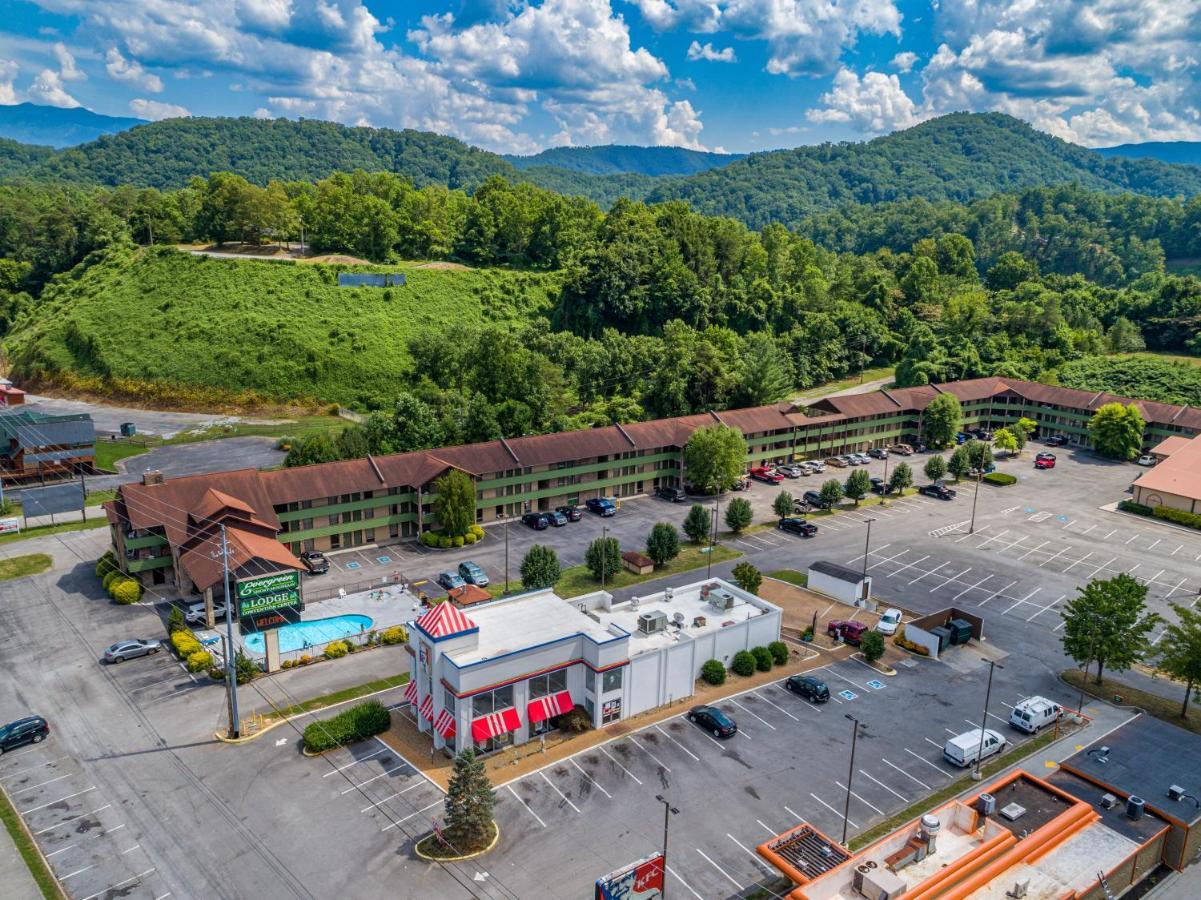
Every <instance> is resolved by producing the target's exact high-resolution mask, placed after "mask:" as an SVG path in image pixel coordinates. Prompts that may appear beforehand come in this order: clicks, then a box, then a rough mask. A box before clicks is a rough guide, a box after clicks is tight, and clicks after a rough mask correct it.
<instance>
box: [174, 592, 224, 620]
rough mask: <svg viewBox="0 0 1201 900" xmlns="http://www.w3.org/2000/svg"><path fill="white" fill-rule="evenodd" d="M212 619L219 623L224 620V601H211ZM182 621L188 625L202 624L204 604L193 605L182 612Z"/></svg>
mask: <svg viewBox="0 0 1201 900" xmlns="http://www.w3.org/2000/svg"><path fill="white" fill-rule="evenodd" d="M213 618H214V619H215V620H216V621H218V622H219V621H221V620H222V619H224V618H225V601H224V600H223V599H220V598H218V599H216V600H214V601H213ZM183 620H184V621H185V622H187V623H188V624H189V625H198V624H200V623H202V622H204V602H203V601H201V602H199V603H193V604H191V605H190V606H188V608H187V609H186V610H184V614H183Z"/></svg>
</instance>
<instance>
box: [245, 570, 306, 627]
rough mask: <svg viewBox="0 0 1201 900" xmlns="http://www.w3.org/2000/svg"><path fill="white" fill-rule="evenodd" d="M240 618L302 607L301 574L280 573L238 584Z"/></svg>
mask: <svg viewBox="0 0 1201 900" xmlns="http://www.w3.org/2000/svg"><path fill="white" fill-rule="evenodd" d="M237 593H238V616H239V617H241V618H246V617H247V616H253V615H257V614H258V613H264V612H270V611H271V610H274V609H289V608H293V607H297V606H300V573H299V572H296V571H292V572H279V573H277V574H275V575H264V576H262V577H261V578H244V579H242V580H240V581H239V582H238V587H237Z"/></svg>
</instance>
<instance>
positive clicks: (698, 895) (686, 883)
mask: <svg viewBox="0 0 1201 900" xmlns="http://www.w3.org/2000/svg"><path fill="white" fill-rule="evenodd" d="M667 871H668V872H670V873H671V874H672V877H673V878H675V880H676V881H678V882H680V884H682V885H684V887H686V888H688V890H689V892H690V893H691V894H692V896H694V897H696V900H705V898H704V897H702V896H701V895H700V894H698V893H697V892H696V891H694V890H692V885H690V884H689V883H688V882H687V881H685V880H684V879H683V878H681V877H680V876H679V875H678V874H677V873H676V870H675V869H673V868H672V867H671V866H668V867H667Z"/></svg>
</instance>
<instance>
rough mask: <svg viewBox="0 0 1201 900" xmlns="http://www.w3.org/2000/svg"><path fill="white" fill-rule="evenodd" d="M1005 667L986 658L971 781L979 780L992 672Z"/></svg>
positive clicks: (990, 694) (990, 696) (990, 695)
mask: <svg viewBox="0 0 1201 900" xmlns="http://www.w3.org/2000/svg"><path fill="white" fill-rule="evenodd" d="M1003 668H1005V667H1004V666H1003V665H1001V664H1000V663H998V662H995V661H993V660H991V659H990V660H988V687H987V689H985V691H984V712H983V713H981V715H980V747H979V749H978V750H977V751H976V768H975V769H973V770H972V781H979V780H980V779H981V777H982V776H981V775H980V757H981V756H982V755H983V754H984V732H985V730H986V729H987V728H988V701H989V700H990V699H991V698H992V673H993V670H994V669H1003Z"/></svg>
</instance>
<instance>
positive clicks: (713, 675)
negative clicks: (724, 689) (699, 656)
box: [701, 659, 726, 684]
mask: <svg viewBox="0 0 1201 900" xmlns="http://www.w3.org/2000/svg"><path fill="white" fill-rule="evenodd" d="M701 678H703V679H705V681H706V682H707V683H708V684H725V683H726V667H725V666H724V665H722V662H721V660H720V659H711V660H709V661H708V662H707V663H705V664H704V665H703V666H701Z"/></svg>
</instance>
